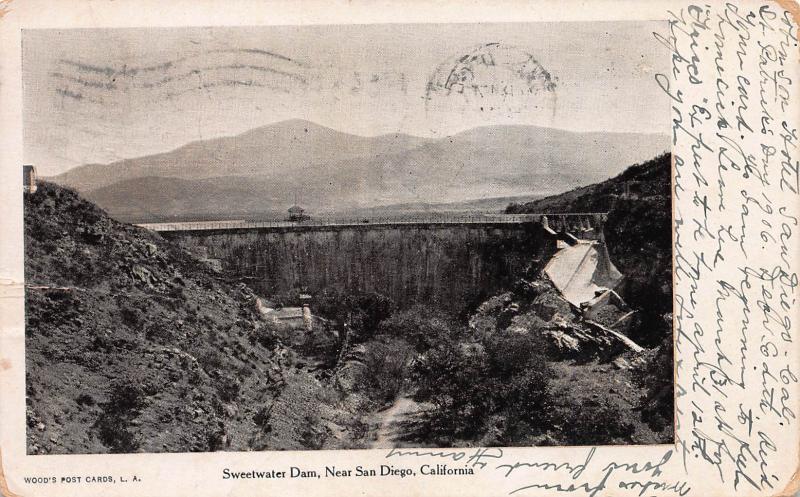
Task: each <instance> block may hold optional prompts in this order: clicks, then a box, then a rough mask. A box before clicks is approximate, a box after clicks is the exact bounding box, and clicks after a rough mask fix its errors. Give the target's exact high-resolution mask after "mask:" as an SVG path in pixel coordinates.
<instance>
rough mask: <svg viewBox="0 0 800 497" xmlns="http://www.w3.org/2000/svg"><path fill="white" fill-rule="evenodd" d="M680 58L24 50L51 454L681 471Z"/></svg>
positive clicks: (500, 27) (407, 36)
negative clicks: (313, 454)
mask: <svg viewBox="0 0 800 497" xmlns="http://www.w3.org/2000/svg"><path fill="white" fill-rule="evenodd" d="M665 28H666V22H665V21H640V20H636V21H633V20H631V21H613V22H612V21H593V22H519V23H516V22H507V23H494V22H485V23H456V22H454V23H432V24H404V23H397V24H378V23H375V24H347V25H336V24H327V25H326V24H320V25H310V24H305V25H276V26H253V27H247V26H229V27H219V26H217V27H174V28H171V27H140V28H91V29H88V28H87V29H78V28H70V29H25V30H23V31H22V49H21V50H22V59H21V64H22V65H21V67H22V102H23V107H22V110H23V114H22V126H23V129H22V138H23V155H24V165H21V166H20V167H21V169H22V171H21V172H22V180H23V181H22V185H21V186H22V188H21V190H23V191H22V192H20V195H22V196H24V243H25V246H24V273H25V274H24V276H25V282H24V302H25V323H24V324H25V331H24V333H25V337H24V344H25V402H26V406H25V409H26V413H25V421H26V450H27V454H28V455H45V454H105V453H139V452H142V453H157V452H169V453H182V452H214V451H229V452H236V451H278V450H342V449H408V448H465V447H535V446H600V445H622V446H625V445H631V446H632V445H654V444H672V443H673V441H674V436H675V434H674V431H675V428H674V416H675V414H674V411H675V410H674V395H675V389H674V381H673V374H674V371H673V253H672V246H673V238H672V236H673V232H672V220H673V198H672V166H673V156H672V153H671V146H672V134H671V133H672V131H671V130H672V128H671V121H670V95H669V93H668V92H665V91H663V89H662V88H659V86H658V85H657V84H655V83H654V75H655V74H656V73H668V72H669V71H670V56H671V55H670V53H669V51H668V50H667V49H665V47H664V45H663V44H662V43H660V42H659V40H658V38H657V37H655V36H653V33H654V32H663V31H665ZM753 347H756V345H753Z"/></svg>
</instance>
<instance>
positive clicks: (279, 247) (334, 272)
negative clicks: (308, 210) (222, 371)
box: [162, 223, 556, 312]
mask: <svg viewBox="0 0 800 497" xmlns="http://www.w3.org/2000/svg"><path fill="white" fill-rule="evenodd" d="M162 235H163V236H165V237H168V238H172V239H175V240H177V241H179V242H180V243H182V244H184V245H185V246H187V247H189V248H193V249H197V248H198V247H205V248H204V249H203V250H206V251H207V254H208V257H210V258H215V259H220V260H221V261H222V264H223V267H224V269H225V270H227V271H230V272H231V273H233V274H234V275H236V276H238V277H248V278H249V279H248V280H247V281H248V283H249V284H250V286H251V287H252V288H253V289H254V290H255V291H256V292H257V293H259V294H261V295H264V296H267V297H268V296H270V295H275V294H279V293H282V292H286V291H290V290H293V289H301V288H302V289H304V291H307V292H310V293H316V292H320V291H323V290H326V289H329V290H339V291H343V292H349V293H355V292H378V293H382V294H384V295H386V296H388V297H391V298H392V299H393V300H395V301H396V302H397V303H398V304H399V305H401V306H408V305H410V304H413V303H414V302H423V303H436V304H437V305H439V306H441V307H444V308H446V309H449V310H452V311H456V312H457V311H461V310H463V309H464V307H465V306H467V305H469V304H470V303H472V302H473V301H477V300H479V299H480V298H481V297H484V296H487V295H492V294H493V293H496V292H497V291H501V290H504V289H505V288H507V285H509V284H510V283H513V281H514V280H516V279H517V278H519V277H520V276H522V274H523V272H524V271H525V270H526V269H527V268H528V267H530V266H531V265H532V264H533V265H534V267H536V266H539V265H540V263H543V262H546V260H547V259H548V258H549V256H550V255H552V253H553V252H554V251H555V245H556V244H555V238H554V237H553V236H552V235H551V234H548V233H547V232H546V231H545V230H544V229H543V228H542V227H541V225H539V224H538V223H519V224H464V225H453V224H410V225H396V226H348V227H294V228H277V229H276V228H270V229H226V230H213V231H208V230H207V231H182V232H164V233H162ZM539 267H540V266H539Z"/></svg>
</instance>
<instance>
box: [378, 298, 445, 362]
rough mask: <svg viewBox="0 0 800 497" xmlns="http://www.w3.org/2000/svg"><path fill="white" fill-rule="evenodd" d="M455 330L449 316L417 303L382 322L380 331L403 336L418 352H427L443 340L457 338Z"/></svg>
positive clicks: (384, 333) (385, 333)
mask: <svg viewBox="0 0 800 497" xmlns="http://www.w3.org/2000/svg"><path fill="white" fill-rule="evenodd" d="M455 330H456V327H455V326H454V324H453V323H452V322H451V321H450V319H449V316H443V315H442V314H441V312H440V311H438V310H435V309H431V308H429V307H426V306H423V305H415V306H414V307H412V308H410V309H408V310H406V311H400V312H397V313H395V314H393V315H392V316H391V317H390V318H388V319H386V320H384V321H383V322H381V323H380V327H379V329H378V333H379V334H383V335H389V336H394V337H398V338H402V339H404V340H405V341H407V342H408V343H410V344H411V346H413V347H414V349H416V350H417V352H425V351H427V350H430V349H432V348H434V347H436V346H437V345H439V344H441V343H443V342H452V341H455V340H457V337H456V334H457V333H456V331H455Z"/></svg>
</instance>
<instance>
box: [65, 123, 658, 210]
mask: <svg viewBox="0 0 800 497" xmlns="http://www.w3.org/2000/svg"><path fill="white" fill-rule="evenodd" d="M668 146H669V144H668V139H667V137H666V136H665V135H650V134H632V133H574V132H568V131H563V130H556V129H549V128H539V127H535V126H487V127H481V128H475V129H472V130H469V131H465V132H463V133H459V134H456V135H453V136H450V137H446V138H442V139H438V140H432V139H426V138H418V137H412V136H408V135H403V134H396V135H382V136H377V137H362V136H355V135H349V134H346V133H341V132H339V131H335V130H332V129H329V128H325V127H323V126H319V125H316V124H313V123H309V122H306V121H299V120H292V121H285V122H281V123H276V124H273V125H269V126H264V127H261V128H257V129H254V130H251V131H248V132H246V133H243V134H241V135H238V136H233V137H224V138H215V139H211V140H205V141H198V142H193V143H190V144H188V145H186V146H183V147H180V148H178V149H176V150H173V151H171V152H167V153H163V154H157V155H152V156H147V157H141V158H136V159H126V160H123V161H119V162H115V163H111V164H105V165H102V164H91V165H86V166H81V167H78V168H75V169H73V170H71V171H68V172H66V173H64V174H62V175H59V176H57V177H55V178H53V181H55V182H57V183H60V184H64V185H67V186H71V187H74V188H76V189H77V190H79V191H81V192H82V193H83V194H84V195H86V196H87V197H88V198H89V199H91V200H92V201H94V202H96V203H97V204H99V205H100V206H102V207H103V208H105V209H107V210H108V211H109V212H110V213H111V214H112V215H114V216H116V217H118V218H121V219H124V220H137V219H138V217H139V216H141V215H145V214H146V215H147V216H148V218H149V219H154V218H157V219H174V218H180V217H184V218H185V217H198V216H202V215H206V216H210V217H220V216H229V215H233V213H239V214H241V215H246V216H253V215H270V214H274V213H275V212H281V211H283V210H284V209H285V208H286V207H288V206H289V205H290V204H292V203H294V199H295V198H298V200H299V202H300V203H301V204H303V206H305V207H306V208H308V209H309V210H310V211H311V212H312V213H313V212H314V211H330V210H335V211H344V210H353V209H360V208H365V207H375V206H381V205H388V204H402V203H417V204H424V203H451V202H462V201H465V200H467V199H475V198H484V197H502V196H518V195H531V196H533V195H546V194H551V193H556V192H560V191H564V190H567V189H570V188H574V187H575V186H579V185H585V184H587V183H593V182H597V181H601V180H603V179H606V178H608V177H609V176H610V175H611V174H614V173H615V172H618V171H620V170H621V169H622V167H623V166H624V165H625V164H631V163H635V162H638V161H641V160H643V159H645V158H647V157H653V156H654V155H657V154H659V153H661V152H663V151H665V150H667V149H668Z"/></svg>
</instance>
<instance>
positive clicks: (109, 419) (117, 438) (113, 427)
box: [94, 414, 141, 454]
mask: <svg viewBox="0 0 800 497" xmlns="http://www.w3.org/2000/svg"><path fill="white" fill-rule="evenodd" d="M94 426H95V428H96V429H97V430H98V436H99V438H100V441H101V442H103V444H104V445H105V446H106V447H108V448H109V450H110V451H111V452H112V453H115V454H127V453H131V452H136V451H137V450H139V447H140V445H141V443H140V440H139V437H137V436H136V435H135V434H134V433H132V432H131V431H130V429H129V426H128V420H127V419H125V418H124V417H122V416H119V415H113V414H103V415H101V416H100V418H98V420H97V422H96V423H95V425H94Z"/></svg>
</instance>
